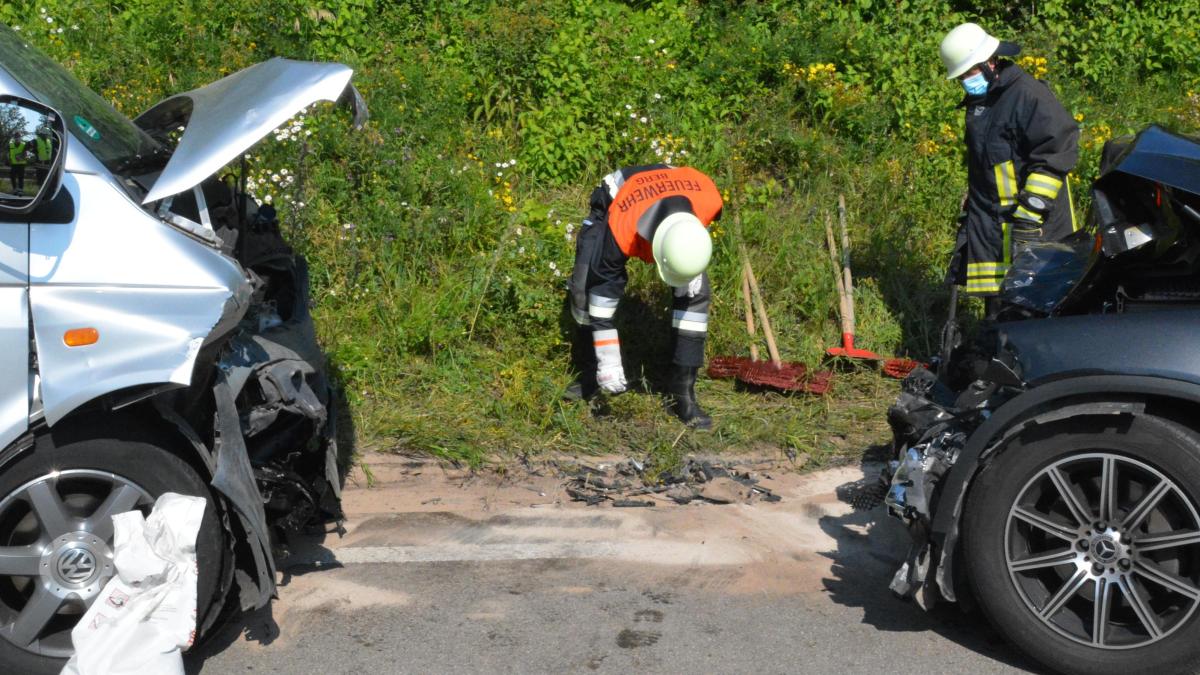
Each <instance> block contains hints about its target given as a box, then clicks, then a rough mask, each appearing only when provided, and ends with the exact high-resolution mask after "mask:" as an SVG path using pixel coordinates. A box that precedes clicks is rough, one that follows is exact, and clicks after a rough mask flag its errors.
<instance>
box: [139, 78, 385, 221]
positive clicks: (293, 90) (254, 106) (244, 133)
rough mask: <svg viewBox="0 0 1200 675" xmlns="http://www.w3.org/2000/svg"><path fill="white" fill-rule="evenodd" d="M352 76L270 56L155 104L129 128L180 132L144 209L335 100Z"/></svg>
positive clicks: (187, 188) (219, 167) (192, 185)
mask: <svg viewBox="0 0 1200 675" xmlns="http://www.w3.org/2000/svg"><path fill="white" fill-rule="evenodd" d="M352 73H353V71H352V70H351V69H350V68H348V67H346V66H343V65H341V64H338V63H312V62H307V61H292V60H290V59H283V58H273V59H271V60H269V61H264V62H262V63H259V64H255V65H253V66H250V67H249V68H246V69H244V70H240V71H238V72H236V73H234V74H232V75H230V76H228V77H225V78H223V79H220V80H217V81H216V82H213V83H212V84H209V85H207V86H204V87H201V88H199V89H194V90H192V91H189V92H185V93H182V94H177V95H175V96H172V97H170V98H167V99H165V100H163V101H161V102H159V103H158V104H156V105H155V106H154V107H152V108H150V109H149V110H147V111H146V112H144V113H142V114H141V115H140V116H138V118H137V119H136V120H134V122H135V123H136V124H137V125H138V126H139V127H141V128H142V129H145V130H147V131H150V132H151V133H152V134H153V133H155V132H156V131H158V130H162V129H168V128H175V127H178V126H179V125H181V124H185V123H186V128H185V130H184V132H183V136H182V137H181V138H180V139H179V145H178V146H176V148H175V150H174V152H173V153H172V155H171V159H170V160H169V161H168V162H167V165H166V167H165V168H164V169H163V171H162V173H161V174H159V176H158V179H157V180H155V182H154V185H153V186H152V187H151V188H150V191H149V192H148V193H147V194H146V197H145V199H144V200H143V201H142V203H143V204H149V203H150V202H154V201H157V200H159V199H163V198H164V197H170V196H171V195H176V194H179V193H180V192H183V191H185V190H190V189H191V188H192V187H194V186H196V185H199V184H200V183H201V182H202V181H204V180H205V179H206V178H208V177H209V176H211V175H213V174H214V173H216V172H217V171H219V170H220V169H221V167H223V166H225V165H226V164H228V163H230V162H232V161H233V160H235V159H237V157H238V156H239V155H241V154H242V153H243V152H245V151H246V150H247V149H249V148H250V146H252V145H254V144H255V143H257V142H258V141H259V140H260V139H262V138H263V137H264V136H266V135H267V134H269V133H271V131H273V130H274V129H275V128H276V127H278V126H279V125H281V124H283V123H284V122H286V121H287V120H288V119H290V118H291V117H292V116H293V115H295V114H296V113H298V112H300V111H301V110H303V109H304V108H306V107H308V106H309V105H311V104H313V103H316V102H317V101H336V100H338V99H339V98H340V97H341V96H342V93H343V92H344V91H345V90H346V87H347V85H348V84H349V83H350V76H351V74H352ZM361 100H362V98H361V97H355V101H356V102H361ZM362 109H363V110H365V106H364V107H363V108H362Z"/></svg>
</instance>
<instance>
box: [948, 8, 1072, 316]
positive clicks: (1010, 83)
mask: <svg viewBox="0 0 1200 675" xmlns="http://www.w3.org/2000/svg"><path fill="white" fill-rule="evenodd" d="M1020 51H1021V48H1020V47H1018V46H1017V45H1015V44H1013V43H1010V42H1001V41H999V40H997V39H996V38H994V37H992V36H991V35H988V34H987V33H986V32H985V31H984V30H983V29H982V28H980V27H979V26H977V25H975V24H973V23H965V24H962V25H960V26H958V27H956V28H955V29H954V30H952V31H950V32H949V33H948V34H947V35H946V37H945V38H944V39H943V40H942V43H941V57H942V62H943V64H944V65H945V66H946V75H947V77H948V78H949V79H958V80H959V81H960V82H961V83H962V86H963V88H964V89H965V90H966V96H965V97H964V98H963V100H962V102H961V103H959V107H961V108H964V109H965V111H966V137H965V140H966V144H967V183H968V185H967V196H966V199H965V202H964V213H963V216H962V217H961V221H960V222H961V225H960V228H959V232H958V242H957V244H956V246H955V254H954V258H953V260H952V262H951V266H950V278H951V280H952V281H953V282H954V283H955V284H956V285H958V286H965V287H966V291H967V293H968V294H971V295H976V296H982V297H984V299H985V301H986V304H987V306H988V309H987V313H988V316H989V317H994V316H995V313H996V312H997V311H998V309H999V302H998V298H997V295H998V294H999V292H1000V282H1001V281H1003V279H1004V276H1005V274H1006V273H1007V271H1008V267H1009V265H1010V264H1011V262H1012V255H1013V252H1014V249H1015V248H1017V247H1019V246H1021V245H1023V244H1027V243H1029V242H1034V241H1056V240H1059V239H1062V238H1063V237H1065V236H1067V235H1069V234H1071V233H1072V232H1074V231H1075V229H1076V226H1075V215H1074V209H1073V205H1072V203H1071V194H1070V188H1069V186H1068V185H1067V174H1068V173H1069V172H1070V171H1071V169H1072V168H1074V166H1075V162H1076V160H1077V159H1078V157H1079V150H1078V142H1079V127H1078V125H1076V123H1075V120H1074V119H1073V118H1072V117H1071V114H1070V113H1068V112H1067V110H1066V109H1065V108H1063V106H1062V104H1061V103H1059V102H1058V99H1056V98H1055V96H1054V94H1053V92H1051V91H1050V88H1049V87H1048V86H1047V85H1046V83H1045V82H1042V81H1041V80H1038V79H1035V78H1034V77H1033V76H1031V75H1029V74H1028V73H1026V72H1025V71H1024V70H1022V69H1021V67H1020V66H1018V65H1017V64H1015V63H1013V62H1011V61H1009V60H1006V59H1002V58H1000V57H1004V56H1016V55H1017V54H1019V53H1020Z"/></svg>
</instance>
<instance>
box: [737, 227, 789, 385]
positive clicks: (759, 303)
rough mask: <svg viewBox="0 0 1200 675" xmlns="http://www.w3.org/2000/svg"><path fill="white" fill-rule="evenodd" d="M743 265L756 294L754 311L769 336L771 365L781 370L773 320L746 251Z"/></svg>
mask: <svg viewBox="0 0 1200 675" xmlns="http://www.w3.org/2000/svg"><path fill="white" fill-rule="evenodd" d="M742 265H743V266H744V267H745V270H746V277H747V278H748V279H749V281H750V290H751V291H752V292H753V294H754V309H755V310H756V311H757V312H758V322H759V323H761V324H762V328H763V334H764V335H766V336H767V351H769V352H770V353H771V363H773V364H775V367H776V368H781V367H783V359H780V358H779V349H778V348H777V347H776V346H775V331H773V330H771V320H770V319H769V318H767V310H766V308H765V307H764V306H763V299H762V292H760V291H759V290H758V279H755V278H754V268H753V267H751V266H750V258H748V257H747V256H746V255H745V250H744V249H743V251H742Z"/></svg>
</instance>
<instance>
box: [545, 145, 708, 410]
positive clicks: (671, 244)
mask: <svg viewBox="0 0 1200 675" xmlns="http://www.w3.org/2000/svg"><path fill="white" fill-rule="evenodd" d="M721 207H722V201H721V193H720V192H719V191H718V190H717V186H716V185H714V184H713V181H712V179H710V178H709V177H708V176H706V175H704V174H703V173H701V172H699V171H697V170H695V169H691V168H686V167H683V168H676V167H671V166H667V165H665V164H658V165H652V166H639V167H629V168H625V169H621V170H619V171H614V172H613V173H610V174H609V175H607V176H605V177H604V181H603V182H602V183H601V185H600V186H599V187H597V188H596V189H595V190H594V191H593V192H592V196H591V200H590V213H589V214H588V217H587V219H585V220H584V221H583V227H582V229H581V230H580V232H579V237H578V239H577V241H576V244H575V268H574V271H573V273H572V275H571V279H570V281H569V283H568V292H569V295H570V297H569V302H570V304H571V312H572V315H573V317H574V319H575V322H576V323H577V324H578V329H577V331H576V338H575V344H574V350H573V351H574V360H575V365H576V366H577V367H578V368H579V369H580V379H579V380H578V381H577V382H576V383H575V384H574V385H572V388H571V389H569V390H568V395H570V396H572V397H581V398H591V397H592V396H593V395H594V394H595V393H596V392H597V390H603V391H605V392H608V393H610V394H619V393H621V392H623V391H625V389H626V386H627V385H626V380H625V371H624V367H623V366H622V362H621V343H620V339H619V337H618V334H617V329H616V326H615V325H614V323H613V315H614V314H615V313H616V311H617V305H618V303H619V302H620V299H621V297H622V296H623V295H624V292H625V283H626V281H627V280H628V276H627V274H626V270H625V263H626V261H627V260H628V259H629V258H631V257H636V258H640V259H641V260H642V261H644V262H647V263H651V264H654V265H656V266H657V269H658V274H659V277H660V278H662V280H663V281H664V282H666V284H667V285H668V286H670V287H671V288H672V290H673V294H674V298H673V303H672V306H673V307H672V308H673V319H672V322H671V326H672V334H673V335H672V337H673V341H674V355H673V359H672V369H671V377H670V382H669V385H668V394H669V395H670V409H671V411H672V412H673V413H674V414H675V415H676V416H677V417H678V418H679V419H680V420H682V421H683V422H684V423H685V424H687V425H689V426H691V427H694V428H701V429H707V428H710V427H711V426H712V418H711V417H709V416H708V415H706V414H705V413H704V411H703V410H702V409H701V408H700V406H699V404H698V403H697V402H696V392H695V384H696V374H697V372H698V371H699V369H700V367H701V366H702V365H703V364H704V341H705V338H706V337H707V333H708V304H709V298H710V297H711V290H710V286H709V281H708V275H707V274H706V273H705V269H706V268H707V267H708V262H709V259H710V258H711V256H712V239H711V237H710V235H709V233H708V230H707V229H706V228H707V227H708V225H709V224H710V223H712V222H713V221H714V220H716V219H717V218H718V217H719V216H720V214H721Z"/></svg>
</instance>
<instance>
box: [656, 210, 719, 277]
mask: <svg viewBox="0 0 1200 675" xmlns="http://www.w3.org/2000/svg"><path fill="white" fill-rule="evenodd" d="M650 249H651V252H652V253H653V254H654V262H655V263H656V264H657V266H658V276H660V277H662V280H663V281H665V282H667V285H668V286H671V287H674V288H678V287H680V286H686V285H687V284H688V283H689V282H690V281H691V280H692V279H695V278H696V277H697V276H699V275H700V273H701V272H703V271H704V270H705V269H707V268H708V261H709V260H710V259H711V258H712V238H711V237H709V235H708V230H707V229H705V227H704V225H703V224H702V223H701V222H700V219H699V218H697V217H696V216H694V215H692V214H690V213H687V212H682V213H672V214H671V215H669V216H667V217H666V218H664V219H663V221H662V222H661V223H659V224H658V229H657V230H655V232H654V241H653V242H651V245H650Z"/></svg>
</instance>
